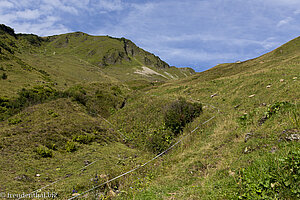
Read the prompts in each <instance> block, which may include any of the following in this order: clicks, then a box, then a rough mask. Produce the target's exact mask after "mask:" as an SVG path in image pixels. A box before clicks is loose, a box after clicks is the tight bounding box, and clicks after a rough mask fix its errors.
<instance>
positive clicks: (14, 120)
mask: <svg viewBox="0 0 300 200" xmlns="http://www.w3.org/2000/svg"><path fill="white" fill-rule="evenodd" d="M21 122H22V120H21V119H18V118H10V119H8V123H9V124H18V123H21Z"/></svg>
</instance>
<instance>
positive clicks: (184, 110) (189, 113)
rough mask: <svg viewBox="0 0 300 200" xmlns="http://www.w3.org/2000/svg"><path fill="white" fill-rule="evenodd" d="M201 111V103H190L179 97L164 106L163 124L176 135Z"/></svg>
mask: <svg viewBox="0 0 300 200" xmlns="http://www.w3.org/2000/svg"><path fill="white" fill-rule="evenodd" d="M201 112H202V104H201V103H190V102H187V101H186V100H185V99H184V98H179V99H178V100H177V101H174V102H172V103H171V104H170V105H168V106H166V108H165V113H164V121H165V126H166V127H167V128H169V129H171V130H172V132H173V133H174V134H175V136H176V135H178V134H179V133H180V132H181V131H182V130H183V128H184V127H185V125H186V124H187V123H189V122H192V121H193V119H195V118H196V117H198V116H199V115H200V114H201Z"/></svg>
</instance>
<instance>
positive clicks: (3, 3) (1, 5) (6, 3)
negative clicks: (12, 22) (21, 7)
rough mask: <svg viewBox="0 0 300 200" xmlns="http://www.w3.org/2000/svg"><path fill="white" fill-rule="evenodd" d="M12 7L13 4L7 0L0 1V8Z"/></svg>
mask: <svg viewBox="0 0 300 200" xmlns="http://www.w3.org/2000/svg"><path fill="white" fill-rule="evenodd" d="M12 7H14V4H13V3H11V2H9V1H0V10H1V9H7V8H12Z"/></svg>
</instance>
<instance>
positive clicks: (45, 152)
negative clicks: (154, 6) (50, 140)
mask: <svg viewBox="0 0 300 200" xmlns="http://www.w3.org/2000/svg"><path fill="white" fill-rule="evenodd" d="M35 151H36V153H37V154H38V155H40V156H42V157H43V158H47V157H49V158H51V157H52V156H53V152H52V150H51V149H48V148H47V147H44V146H39V147H37V148H36V149H35Z"/></svg>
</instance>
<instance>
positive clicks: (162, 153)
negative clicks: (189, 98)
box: [68, 106, 219, 200]
mask: <svg viewBox="0 0 300 200" xmlns="http://www.w3.org/2000/svg"><path fill="white" fill-rule="evenodd" d="M211 107H212V108H214V109H217V110H218V113H219V109H218V108H216V107H214V106H211ZM215 117H216V115H215V116H213V117H211V118H209V119H208V120H206V121H205V122H203V123H201V124H199V125H198V126H197V127H196V128H194V129H193V130H192V131H191V132H190V133H189V134H187V135H185V136H183V137H182V138H181V139H179V140H178V141H177V142H176V143H174V144H173V145H172V146H170V147H169V148H167V149H166V150H164V151H163V152H161V153H159V154H158V155H156V156H155V157H153V158H152V159H151V160H148V161H147V162H145V163H144V164H142V165H139V166H137V167H136V168H133V169H131V170H129V171H127V172H125V173H123V174H121V175H119V176H116V177H114V178H112V179H110V180H108V181H106V182H104V183H101V184H100V185H97V186H95V187H93V188H91V189H89V190H86V191H84V192H82V193H80V194H78V195H76V196H74V197H71V198H69V199H68V200H72V199H76V198H78V197H80V196H82V195H84V194H87V193H89V192H91V191H93V190H95V189H97V188H99V187H101V186H103V185H106V184H108V183H110V182H112V181H114V180H116V179H119V178H121V177H123V176H125V175H127V174H130V173H132V172H134V171H136V170H138V169H140V168H142V167H144V166H146V165H147V164H149V163H151V162H152V161H154V160H156V159H157V158H159V157H161V156H162V155H164V154H165V153H167V152H168V151H169V150H171V149H173V148H174V147H175V146H176V145H178V144H179V143H180V142H182V141H183V140H184V139H185V138H187V137H188V136H190V135H191V134H192V133H194V132H195V131H196V130H197V129H199V128H200V126H201V125H204V124H206V123H208V122H209V121H211V120H212V119H214V118H215Z"/></svg>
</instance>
